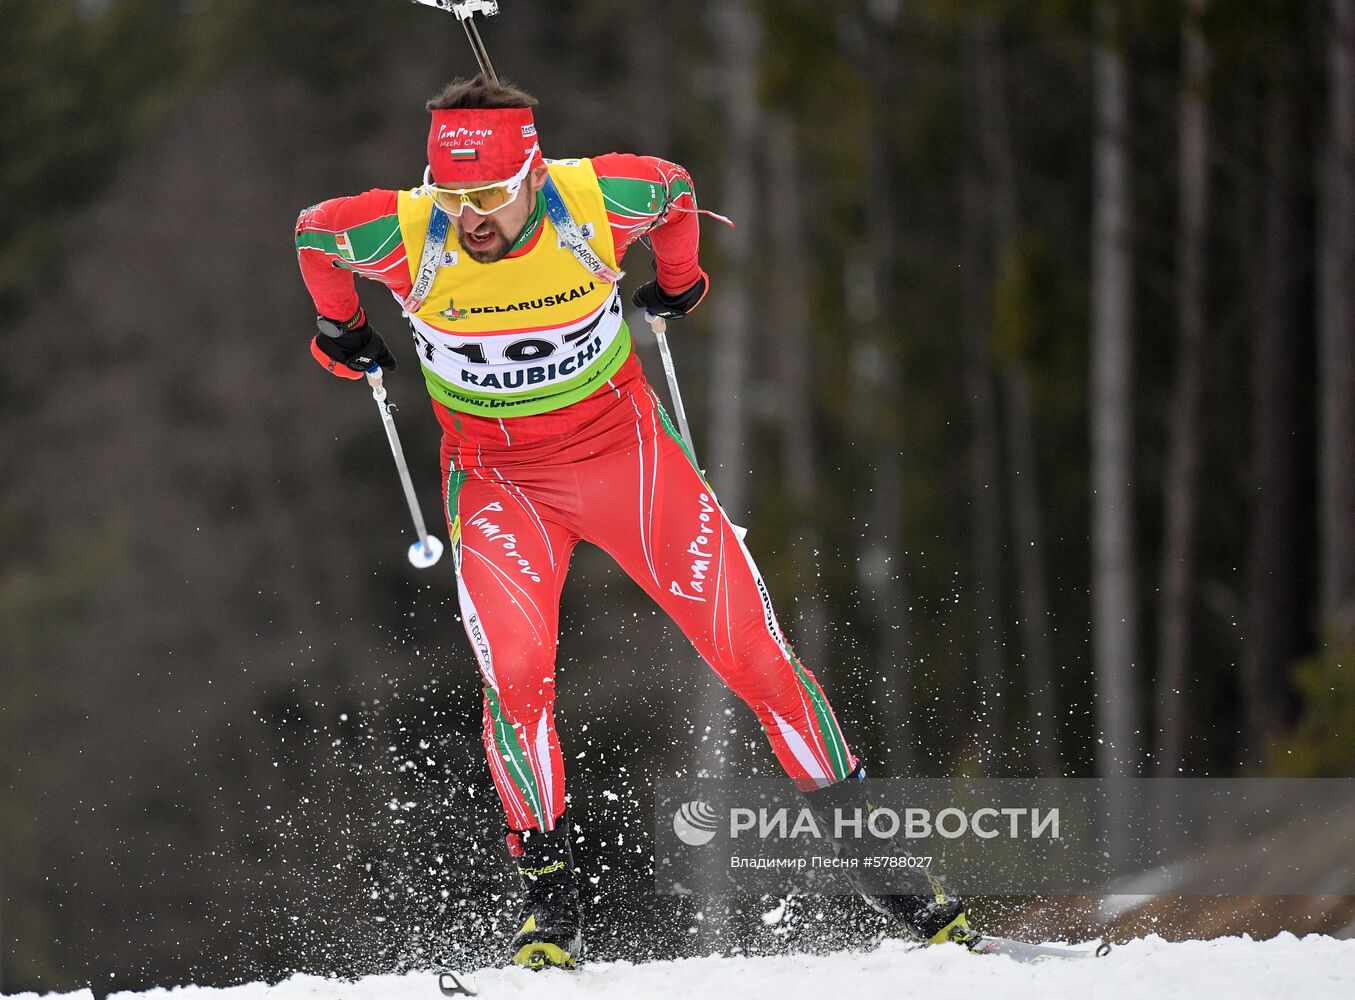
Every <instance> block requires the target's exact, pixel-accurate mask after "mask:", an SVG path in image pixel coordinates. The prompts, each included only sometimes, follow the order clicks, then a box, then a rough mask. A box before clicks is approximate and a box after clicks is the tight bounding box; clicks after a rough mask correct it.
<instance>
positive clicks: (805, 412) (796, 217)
mask: <svg viewBox="0 0 1355 1000" xmlns="http://www.w3.org/2000/svg"><path fill="white" fill-rule="evenodd" d="M796 132H797V129H796V126H795V123H794V122H793V121H792V120H791V118H790V117H789V116H788V115H786V114H779V115H776V116H775V117H773V118H772V119H771V120H770V121H769V123H768V133H769V134H768V149H769V153H770V160H771V169H770V171H769V174H768V178H767V180H768V195H769V198H770V201H771V203H772V204H774V205H776V206H777V210H776V211H775V212H774V213H772V216H771V218H770V219H769V220H768V230H769V236H770V237H771V242H772V245H773V246H775V247H776V248H777V256H776V267H775V269H774V271H773V273H772V275H771V279H770V280H771V286H772V290H773V294H772V295H771V296H770V302H771V309H772V314H773V317H774V323H773V328H774V329H775V331H776V341H777V345H778V346H777V350H776V351H775V357H776V367H777V375H778V380H777V382H778V393H779V403H780V409H779V416H780V419H781V465H782V469H783V476H784V483H785V492H786V496H787V497H788V499H789V500H790V505H791V509H792V511H793V514H792V526H791V531H792V538H791V545H792V547H793V551H794V553H795V559H794V565H795V591H796V596H797V598H798V599H799V600H800V608H799V609H798V610H799V613H798V614H797V615H796V616H795V617H796V619H797V621H798V625H799V627H798V628H796V629H795V630H794V631H793V634H792V636H791V638H792V639H793V640H794V644H795V649H796V651H797V653H798V655H799V656H800V658H801V659H802V660H804V661H805V663H807V664H809V666H810V669H812V670H814V671H816V672H818V671H824V670H826V668H827V663H826V661H825V653H826V650H827V644H826V643H825V641H824V640H825V638H826V636H827V633H828V614H827V605H826V601H825V599H824V594H823V589H822V588H821V587H820V586H819V583H818V579H819V577H818V553H819V552H820V551H821V550H822V545H821V539H820V535H819V529H818V523H817V521H816V519H815V513H816V511H817V510H818V507H819V462H818V452H817V450H816V448H815V447H814V422H813V419H812V417H813V398H814V384H813V367H814V345H813V341H812V338H811V337H810V329H809V303H808V291H809V284H810V265H809V253H808V248H809V242H808V240H807V239H806V238H805V232H806V222H805V218H804V198H803V196H802V195H803V191H804V188H803V186H802V185H803V178H802V177H801V174H800V150H799V146H798V145H797V143H796V140H795V137H796ZM784 618H785V616H783V619H784ZM820 679H823V678H822V677H821V678H820Z"/></svg>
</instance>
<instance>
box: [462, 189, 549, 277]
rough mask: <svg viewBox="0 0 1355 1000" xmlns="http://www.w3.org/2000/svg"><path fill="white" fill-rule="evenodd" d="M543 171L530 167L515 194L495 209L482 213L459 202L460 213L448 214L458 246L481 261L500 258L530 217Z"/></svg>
mask: <svg viewBox="0 0 1355 1000" xmlns="http://www.w3.org/2000/svg"><path fill="white" fill-rule="evenodd" d="M546 172H547V171H546V168H545V167H536V168H535V169H533V170H532V172H531V173H529V174H528V175H527V177H526V179H525V180H524V181H523V183H522V187H520V188H518V193H517V197H515V198H514V199H513V200H512V201H511V202H509V203H508V204H507V205H504V206H503V208H500V209H499V210H498V211H496V212H491V213H489V214H488V215H482V214H481V213H479V212H477V211H476V210H475V209H473V208H471V206H469V205H463V206H462V208H461V212H460V214H459V215H453V216H452V217H451V218H452V224H453V225H454V226H456V235H457V239H458V240H459V241H460V243H461V249H463V250H465V251H466V253H467V254H469V255H470V257H471V259H472V260H477V261H479V262H480V263H481V264H492V263H494V261H496V260H503V258H504V257H505V256H506V255H507V253H508V250H509V248H510V247H512V245H513V244H514V243H516V242H517V239H518V237H519V236H521V235H522V229H523V227H524V226H526V225H527V220H528V219H529V218H530V217H531V214H532V209H533V207H535V205H536V196H537V193H538V192H539V191H540V190H541V188H542V186H543V185H544V184H545V183H546ZM486 183H492V182H489V181H486Z"/></svg>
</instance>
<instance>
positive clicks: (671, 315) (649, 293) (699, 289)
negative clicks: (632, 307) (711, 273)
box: [631, 271, 706, 319]
mask: <svg viewBox="0 0 1355 1000" xmlns="http://www.w3.org/2000/svg"><path fill="white" fill-rule="evenodd" d="M705 297H706V273H705V272H704V271H702V272H701V277H699V278H697V279H696V281H695V282H693V283H692V286H691V287H690V288H688V289H687V290H686V291H685V292H679V293H678V294H677V295H669V294H668V293H667V292H665V291H664V290H663V289H662V288H660V287H659V282H658V279H654V280H652V281H646V282H645V283H644V284H643V285H641V286H640V287H639V288H637V289H635V294H634V295H633V296H631V301H632V302H633V303H635V304H636V305H637V306H639V307H640V308H641V309H644V310H645V311H646V312H648V313H650V314H651V315H653V316H661V317H663V318H664V319H681V318H682V317H683V316H686V315H687V314H688V313H689V312H691V311H692V310H693V309H695V308H696V306H697V303H699V302H700V301H701V300H702V299H704V298H705Z"/></svg>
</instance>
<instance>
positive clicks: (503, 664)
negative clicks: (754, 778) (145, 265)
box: [296, 76, 965, 967]
mask: <svg viewBox="0 0 1355 1000" xmlns="http://www.w3.org/2000/svg"><path fill="white" fill-rule="evenodd" d="M535 105H536V101H535V99H534V98H532V97H530V96H529V95H527V94H526V93H524V92H523V91H521V90H518V89H517V88H514V87H511V86H507V85H502V84H499V83H497V82H492V81H487V80H486V79H485V77H484V76H477V77H475V78H474V79H472V80H469V81H456V82H454V83H453V84H451V85H450V86H448V87H447V88H446V89H445V90H444V91H443V92H442V93H441V94H439V95H438V96H437V97H435V98H433V99H432V100H431V101H429V102H428V105H427V107H428V110H429V111H430V112H431V114H432V122H431V127H430V130H429V135H428V146H427V153H428V168H427V170H426V172H425V176H424V184H423V185H421V186H419V187H416V188H413V189H411V190H407V191H387V190H374V191H368V192H366V193H365V194H361V195H358V196H356V197H351V198H336V199H333V200H330V201H325V202H322V203H320V204H318V205H315V206H313V207H311V208H308V209H306V210H305V211H304V212H302V213H301V216H300V218H299V219H298V221H297V226H296V243H297V249H298V255H299V260H300V266H301V272H302V275H303V277H304V279H305V282H306V287H307V289H308V290H309V291H310V293H311V296H312V298H313V299H314V301H315V307H316V311H317V313H318V317H317V325H318V328H319V332H318V333H317V335H316V336H315V338H314V339H313V340H312V343H311V351H312V354H313V355H314V356H315V358H316V359H317V360H318V361H319V362H320V364H321V365H323V366H324V367H325V369H326V370H328V371H330V372H331V373H333V374H334V375H337V376H340V377H343V378H348V379H360V378H362V377H363V374H364V373H365V372H366V371H367V370H368V369H369V368H370V367H371V366H372V365H374V364H376V365H380V366H381V367H382V368H387V369H391V368H394V367H395V358H394V357H393V355H392V354H391V352H390V350H389V349H388V348H387V346H386V344H385V342H384V341H383V339H382V337H381V336H380V334H378V333H377V332H376V330H374V329H373V328H372V326H371V324H370V323H369V322H368V321H367V316H366V314H365V312H364V311H363V309H362V307H361V305H360V304H359V301H358V297H357V293H356V290H355V287H354V275H355V274H356V275H361V276H363V277H365V278H370V279H373V280H375V281H378V282H380V283H381V284H383V285H385V286H386V287H387V288H388V289H389V290H390V291H391V292H392V294H394V296H395V298H396V299H397V300H398V301H399V302H400V303H401V305H402V307H403V309H404V311H405V313H406V315H407V316H408V317H409V321H410V325H411V327H412V329H413V334H414V341H415V347H416V349H417V352H418V357H419V361H420V364H421V366H422V369H423V375H424V380H425V382H426V384H427V387H428V392H429V394H430V395H431V397H432V401H433V410H434V412H435V414H436V415H437V419H438V421H439V422H440V424H441V426H442V429H443V438H442V448H441V457H442V469H443V483H444V496H445V500H446V513H447V520H448V525H449V532H450V539H451V544H452V548H453V555H454V563H455V567H456V576H457V589H458V595H459V599H460V606H461V614H462V619H463V622H464V625H465V629H466V634H467V635H468V637H469V639H470V643H471V647H472V649H473V650H474V653H475V656H476V659H477V660H478V662H479V667H480V672H481V674H482V679H483V682H484V714H483V729H484V743H485V751H486V756H487V758H488V761H489V768H490V773H491V775H492V777H493V780H494V784H495V787H496V788H497V790H498V793H499V796H500V799H501V800H502V803H503V808H504V812H505V814H506V819H507V828H508V833H507V843H508V849H509V853H510V855H511V856H512V857H513V859H514V861H515V863H516V865H517V868H518V871H519V874H520V876H521V878H522V882H523V890H524V895H525V902H524V906H523V913H522V919H523V923H522V926H521V930H520V931H519V932H518V933H517V934H516V935H515V936H514V938H513V941H512V943H511V947H510V951H511V954H512V956H513V958H514V960H515V961H517V962H518V963H520V964H524V965H530V966H533V967H540V966H541V965H543V964H551V965H561V966H567V967H568V966H572V965H573V964H574V962H575V960H576V959H577V958H578V957H579V955H580V954H581V950H582V930H581V922H582V921H581V916H580V910H579V898H578V875H577V872H576V870H575V868H574V861H573V856H572V852H571V846H570V838H569V833H568V830H569V825H568V822H567V821H566V820H565V819H564V810H565V784H564V762H563V758H562V756H561V752H560V744H559V740H558V737H557V734H556V731H555V725H554V693H555V687H554V672H555V651H556V633H557V626H558V613H559V599H560V592H561V588H562V586H563V584H564V579H565V573H566V570H567V567H568V564H569V556H570V553H571V551H572V550H573V548H574V546H575V544H576V543H577V542H578V541H580V540H581V539H583V540H587V541H590V542H592V543H594V544H596V545H598V546H599V547H600V548H602V549H603V550H605V551H606V552H608V553H609V554H611V555H612V556H613V557H614V558H615V559H616V561H617V562H618V563H619V564H620V565H621V567H622V568H623V569H625V570H626V572H627V573H628V574H629V575H630V576H631V577H632V578H633V579H634V580H635V581H636V582H637V583H638V584H639V585H640V586H641V587H642V588H644V590H645V591H646V592H647V593H648V594H649V595H650V596H651V597H652V598H654V600H655V601H657V602H658V603H659V604H660V605H661V606H662V607H663V608H664V610H666V611H667V612H668V613H669V614H670V615H671V616H672V618H673V620H674V621H675V622H676V623H677V625H678V626H679V627H680V628H681V629H682V631H683V632H684V633H685V634H686V636H687V637H688V638H689V639H690V640H691V641H692V643H693V644H694V645H695V646H696V648H697V649H698V650H699V651H700V653H701V655H702V656H703V657H704V658H705V659H706V662H707V663H709V664H710V665H711V667H712V668H713V669H714V670H715V671H716V673H717V674H718V675H719V676H720V678H721V679H722V680H723V681H724V682H725V683H726V684H727V685H728V686H729V687H730V688H731V689H732V690H733V691H734V692H735V693H736V694H737V695H738V696H739V697H740V698H741V699H742V700H743V701H744V702H746V703H747V704H748V705H749V707H750V708H752V709H753V711H754V712H755V713H756V714H757V717H758V719H759V721H760V722H761V723H762V726H763V729H764V731H765V732H766V734H767V737H768V739H769V740H770V742H771V745H772V750H773V751H774V753H775V754H776V757H777V759H778V761H779V762H780V763H781V766H782V767H783V768H784V770H785V771H786V773H787V775H788V776H789V777H790V778H791V779H792V780H793V781H794V783H795V785H796V787H797V788H799V790H800V791H801V792H802V793H804V794H805V796H806V798H807V799H808V801H809V803H810V805H811V807H812V808H814V809H815V811H816V812H818V813H819V814H820V815H828V814H830V812H831V810H833V809H835V808H841V809H844V810H851V809H855V808H860V809H865V808H868V807H867V806H866V803H865V801H864V791H863V790H864V785H863V784H862V780H861V779H862V778H863V776H864V772H863V770H862V768H861V766H860V765H859V764H858V762H857V760H856V758H855V757H854V755H853V754H852V752H851V750H850V749H849V748H848V746H847V743H846V740H845V739H844V737H843V735H842V731H841V729H840V728H839V727H838V724H837V721H836V719H835V718H834V715H833V711H832V708H831V707H830V706H829V704H828V701H827V699H826V698H825V696H824V693H823V691H822V690H821V688H820V687H819V684H818V682H817V681H816V680H815V678H814V675H813V674H812V673H811V672H810V671H809V670H808V669H807V668H806V667H805V666H804V665H803V664H801V663H800V661H799V660H798V659H797V658H796V656H795V654H794V653H793V652H792V650H791V648H790V646H789V644H788V643H787V642H786V639H785V637H784V636H783V635H782V633H781V630H780V627H779V625H778V624H777V621H776V616H775V614H774V612H773V611H772V607H771V604H770V599H769V597H768V594H767V589H766V587H765V585H764V584H763V582H762V579H761V577H760V576H759V574H758V571H757V568H756V566H755V565H754V564H753V560H752V558H751V556H749V554H748V551H747V549H746V548H745V547H744V545H743V543H742V541H741V540H740V538H739V536H738V535H737V534H736V533H735V531H734V529H733V527H732V526H731V524H730V522H729V520H728V519H727V518H726V517H725V515H724V512H723V511H722V510H721V508H720V506H719V504H718V502H717V501H716V499H715V495H714V493H713V492H712V490H711V488H710V486H709V484H707V483H706V482H705V480H704V479H703V478H702V476H701V473H700V472H699V470H698V469H697V468H696V466H695V463H694V462H693V461H692V459H691V456H690V455H689V454H688V453H687V452H686V449H685V448H684V446H683V444H682V442H681V440H680V438H679V437H678V435H677V434H676V432H675V431H674V429H673V426H672V424H671V423H670V421H669V419H668V416H667V414H666V413H665V412H664V410H663V408H662V406H661V405H660V404H659V401H658V399H657V397H656V396H655V394H654V392H653V390H652V389H651V388H650V387H649V385H648V383H647V382H646V380H645V378H644V375H643V374H642V372H641V370H640V364H639V361H638V359H637V358H636V357H635V355H634V353H633V352H632V350H631V342H630V334H629V330H628V328H627V325H626V321H625V318H624V316H623V311H622V302H621V296H620V289H619V287H618V281H619V278H620V261H621V258H622V256H623V255H624V254H625V252H626V250H627V248H628V247H630V246H631V245H632V244H633V243H635V242H636V241H637V240H640V239H641V238H645V239H646V240H647V242H648V243H649V244H650V245H651V247H652V250H653V253H654V260H655V271H656V277H655V279H654V280H651V281H648V282H646V283H644V284H643V285H641V286H640V287H639V289H637V290H636V292H635V294H634V298H633V301H634V303H635V304H636V305H637V306H640V307H643V308H644V309H646V310H647V311H648V312H649V313H651V314H653V315H655V316H659V317H663V318H665V319H667V320H676V319H679V318H681V317H683V316H685V315H686V314H687V313H688V312H690V311H691V310H692V309H694V308H696V306H697V305H698V304H699V303H700V302H701V300H702V299H703V298H704V297H705V294H706V291H707V287H708V279H707V276H706V273H705V272H704V271H703V270H702V269H701V266H700V264H699V261H698V253H697V250H698V215H697V207H696V201H695V196H694V193H693V189H692V183H691V178H690V177H689V175H688V173H687V171H686V170H684V169H683V168H682V167H680V166H678V165H677V164H674V163H669V162H666V161H664V160H661V159H658V158H655V157H651V156H635V155H630V154H622V153H610V154H606V155H602V156H597V157H594V158H592V159H576V160H558V161H551V162H549V163H547V162H546V161H545V160H544V159H543V157H542V154H541V147H540V145H539V143H538V139H537V134H536V126H535V122H534V120H533V116H532V108H533V107H534V106H535ZM452 235H454V236H455V240H454V241H453V240H452V239H449V238H448V237H449V236H452ZM830 828H831V827H830ZM837 846H838V848H839V849H840V850H844V851H849V852H850V851H853V850H864V848H857V847H854V846H853V845H851V844H846V843H842V844H838V845H837ZM875 853H878V849H877V850H876V851H875ZM895 878H896V880H897V884H896V885H892V886H891V885H886V886H884V887H881V886H879V885H874V886H870V887H866V886H862V885H860V884H859V883H858V888H861V890H862V894H863V895H864V896H865V897H866V899H867V901H868V902H870V903H871V905H873V906H874V907H875V908H876V909H878V910H880V911H881V912H882V913H885V914H886V915H888V916H890V917H892V918H894V919H896V920H898V921H899V922H901V923H902V924H903V925H904V926H905V927H906V928H907V929H908V931H909V932H910V933H912V934H913V935H915V936H917V937H920V938H922V939H924V940H943V939H945V938H946V937H947V936H948V935H949V934H950V933H951V932H952V930H953V929H955V928H957V927H959V928H963V927H964V925H965V921H964V912H963V905H962V903H961V902H960V900H958V899H956V898H954V897H950V896H946V895H944V894H943V893H942V892H941V891H940V890H939V888H937V887H935V886H934V885H931V884H929V883H928V882H927V880H926V879H925V878H923V877H922V876H920V875H919V874H918V873H916V872H915V871H907V870H904V871H900V872H899V874H898V875H897V876H895Z"/></svg>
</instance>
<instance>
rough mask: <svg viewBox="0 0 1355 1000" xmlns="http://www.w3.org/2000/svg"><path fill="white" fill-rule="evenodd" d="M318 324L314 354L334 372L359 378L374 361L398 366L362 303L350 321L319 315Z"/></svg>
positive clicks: (385, 365) (377, 363)
mask: <svg viewBox="0 0 1355 1000" xmlns="http://www.w3.org/2000/svg"><path fill="white" fill-rule="evenodd" d="M315 325H316V326H317V327H319V329H320V332H319V333H317V334H316V335H315V339H314V340H312V341H311V354H312V356H314V358H315V360H316V361H318V362H319V363H320V367H322V368H324V370H325V371H327V372H329V373H330V374H331V375H337V376H338V377H339V378H351V379H359V378H362V376H363V375H364V374H365V373H366V371H367V369H368V368H370V367H372V365H380V366H381V367H382V368H383V369H385V370H386V371H394V370H395V355H394V354H392V353H391V352H390V348H388V347H387V346H386V342H385V341H384V340H382V339H381V334H379V333H377V332H376V330H375V329H373V328H372V325H371V324H370V323H368V322H367V314H366V313H365V312H363V311H362V307H361V306H359V307H358V311H357V312H356V313H355V314H354V315H353V317H352V318H351V319H349V320H348V321H347V322H344V323H340V322H339V321H338V320H332V319H328V318H327V317H324V316H317V317H315Z"/></svg>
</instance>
